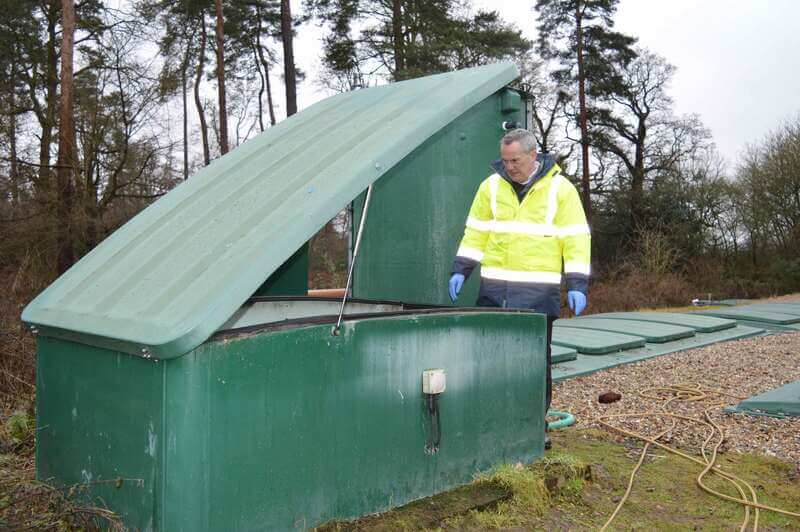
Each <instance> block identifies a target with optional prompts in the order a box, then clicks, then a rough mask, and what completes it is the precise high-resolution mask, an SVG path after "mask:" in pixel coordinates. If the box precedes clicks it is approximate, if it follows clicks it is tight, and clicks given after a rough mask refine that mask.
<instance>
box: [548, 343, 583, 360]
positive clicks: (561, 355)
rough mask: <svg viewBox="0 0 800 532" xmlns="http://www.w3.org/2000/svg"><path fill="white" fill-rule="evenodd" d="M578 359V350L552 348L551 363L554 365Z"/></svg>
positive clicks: (560, 347)
mask: <svg viewBox="0 0 800 532" xmlns="http://www.w3.org/2000/svg"><path fill="white" fill-rule="evenodd" d="M576 358H578V350H577V349H573V348H572V347H564V346H563V345H552V346H550V361H551V362H552V363H553V364H560V363H562V362H569V361H570V360H575V359H576Z"/></svg>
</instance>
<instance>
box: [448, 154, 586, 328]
mask: <svg viewBox="0 0 800 532" xmlns="http://www.w3.org/2000/svg"><path fill="white" fill-rule="evenodd" d="M539 161H540V164H542V163H544V165H545V166H548V163H549V166H550V167H549V168H545V169H544V170H543V171H544V172H545V173H544V175H543V176H541V177H540V178H539V179H538V181H535V182H534V184H533V185H532V186H530V189H529V190H528V191H527V193H526V195H525V196H524V198H523V199H522V201H521V202H520V201H519V199H518V196H517V193H516V191H515V190H514V187H513V186H512V185H511V183H509V182H508V181H507V179H506V178H504V177H503V176H501V175H499V174H498V173H495V174H493V175H491V176H489V177H488V178H487V179H485V180H484V181H483V182H482V183H481V185H480V187H479V188H478V192H477V194H476V195H475V199H474V200H473V202H472V207H471V208H470V211H469V216H468V218H467V223H466V228H465V230H464V237H463V239H462V240H461V245H460V246H459V248H458V252H457V254H456V260H455V262H454V265H453V271H454V273H463V274H464V275H465V276H469V274H470V273H471V272H472V269H473V268H474V267H475V266H477V264H478V263H480V265H481V294H480V296H479V299H478V304H488V305H496V306H508V307H516V308H532V309H534V310H537V311H539V312H543V313H547V314H550V315H552V316H558V315H559V312H560V286H561V273H562V271H563V272H564V276H565V277H566V281H567V289H568V290H579V291H581V292H583V293H584V294H585V293H587V291H588V279H589V270H590V268H589V264H590V260H589V259H590V248H591V242H590V233H589V226H588V225H587V223H586V215H585V214H584V212H583V206H582V205H581V201H580V197H579V196H578V192H577V190H575V187H574V186H573V185H572V183H570V182H569V180H567V179H566V178H565V177H563V176H562V175H561V168H559V167H558V165H557V164H555V162H554V161H552V158H550V157H549V156H544V157H542V156H540V157H539ZM541 171H542V170H540V172H541ZM487 298H488V300H487Z"/></svg>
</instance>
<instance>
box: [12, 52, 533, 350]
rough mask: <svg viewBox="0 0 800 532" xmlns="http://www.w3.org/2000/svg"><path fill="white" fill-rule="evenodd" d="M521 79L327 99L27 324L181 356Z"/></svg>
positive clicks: (168, 210)
mask: <svg viewBox="0 0 800 532" xmlns="http://www.w3.org/2000/svg"><path fill="white" fill-rule="evenodd" d="M517 76H518V73H517V69H516V67H515V66H514V65H513V64H512V63H497V64H492V65H488V66H484V67H479V68H471V69H466V70H460V71H457V72H450V73H446V74H439V75H435V76H428V77H424V78H419V79H414V80H409V81H403V82H399V83H393V84H390V85H384V86H380V87H374V88H369V89H362V90H358V91H354V92H349V93H344V94H339V95H336V96H333V97H330V98H328V99H326V100H323V101H321V102H319V103H317V104H315V105H313V106H311V107H309V108H308V109H306V110H304V111H303V112H301V113H298V114H296V115H294V116H292V117H290V118H288V119H286V120H285V121H283V122H281V123H280V124H278V125H276V126H275V127H272V128H270V129H268V130H267V131H265V132H264V133H262V134H260V135H258V136H257V137H255V138H253V139H252V140H250V141H248V142H246V143H244V144H243V145H242V146H240V147H238V148H236V149H234V150H233V151H231V152H230V153H228V154H227V155H225V156H223V157H220V158H219V159H217V160H215V161H213V162H212V163H211V164H210V165H208V166H207V167H205V168H203V169H201V170H200V171H198V172H197V173H196V174H195V175H194V176H192V177H191V178H190V179H189V180H188V181H186V182H184V183H182V184H181V185H179V186H177V187H176V188H174V189H173V190H172V191H170V192H169V193H168V194H166V195H165V196H163V197H162V198H160V199H159V200H158V201H156V202H155V203H153V204H152V205H150V206H149V207H148V208H146V209H145V210H143V211H142V212H141V213H139V214H138V215H137V216H136V217H134V218H133V219H132V220H130V221H129V222H128V223H126V224H125V225H124V226H122V227H121V228H120V229H118V230H117V231H116V232H114V233H113V234H112V235H111V236H109V237H108V238H106V239H105V240H104V241H103V242H102V243H100V244H99V245H98V246H97V247H96V248H95V249H93V250H92V251H91V252H90V253H88V254H87V255H86V256H85V257H83V258H82V259H81V260H80V261H78V262H77V263H76V264H75V265H74V266H73V267H72V268H70V269H69V270H68V271H67V272H66V273H64V274H63V275H62V276H61V277H59V278H58V279H57V280H56V281H55V282H54V283H53V284H51V285H50V286H49V287H48V288H47V289H46V290H44V291H43V292H42V293H41V294H39V296H38V297H36V299H34V300H33V301H32V302H31V303H30V304H29V305H28V306H27V307H26V308H25V310H24V312H23V314H22V319H23V321H24V322H25V323H26V324H28V325H30V326H32V327H36V328H37V329H38V330H39V332H40V334H44V335H50V336H58V337H62V338H68V339H70V340H73V341H77V342H82V343H88V344H92V345H99V346H102V347H108V348H111V349H116V350H120V351H124V352H128V353H132V354H138V355H144V356H148V357H149V356H152V357H154V358H172V357H177V356H180V355H183V354H185V353H187V352H189V351H191V350H192V349H194V348H195V347H197V346H198V345H200V344H201V343H203V342H204V341H205V340H206V339H207V338H208V337H209V336H211V335H212V334H213V333H214V332H215V331H216V330H217V329H218V328H219V327H220V326H221V325H222V324H223V323H225V321H226V320H228V318H230V317H231V316H232V315H233V313H234V312H235V311H236V310H237V309H238V308H239V307H240V306H241V305H242V303H244V302H245V301H246V300H247V298H248V297H250V295H252V294H253V292H254V291H255V290H256V289H257V288H258V287H259V286H260V285H261V284H262V283H263V282H264V281H265V280H266V279H267V278H269V276H270V275H271V274H272V273H273V272H274V271H275V270H277V269H278V268H279V267H280V266H281V265H282V264H283V263H284V262H285V261H286V260H287V259H288V258H289V257H290V256H291V255H292V254H293V253H294V252H295V251H296V250H297V249H298V248H300V246H302V245H303V244H304V243H305V242H306V241H308V239H309V238H311V237H312V236H313V235H314V234H315V233H316V231H318V230H319V228H321V227H322V226H323V225H324V224H325V223H327V222H328V220H330V219H331V218H332V217H333V216H334V215H336V213H337V212H339V211H340V210H341V209H342V208H344V207H345V206H346V205H347V204H348V203H349V202H350V201H352V200H353V199H354V198H355V197H356V196H357V195H358V194H359V193H361V192H362V191H363V190H364V189H366V188H367V187H368V186H369V185H370V184H371V183H372V182H374V181H375V180H376V179H378V178H379V177H381V175H383V174H384V173H385V172H386V171H387V170H389V169H390V168H392V167H393V166H394V165H395V164H397V163H398V162H399V161H400V160H402V159H403V158H404V157H405V156H406V155H408V154H409V153H410V152H411V151H412V150H414V149H415V148H416V147H417V146H419V145H420V144H422V143H423V142H425V140H427V139H428V138H429V137H430V136H431V135H433V134H434V133H436V132H437V131H438V130H440V129H441V128H443V127H444V126H446V125H447V124H449V123H450V122H451V121H453V120H454V119H456V118H457V117H458V116H460V115H461V114H462V113H464V112H465V111H467V110H468V109H470V108H471V107H472V106H474V105H476V104H478V103H479V102H481V101H482V100H483V99H485V98H487V97H488V96H490V95H491V94H493V93H494V92H496V91H498V90H500V89H501V88H503V87H504V86H505V85H507V84H508V83H509V82H511V81H513V80H514V79H515V78H516V77H517ZM410 215H411V213H410Z"/></svg>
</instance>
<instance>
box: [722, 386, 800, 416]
mask: <svg viewBox="0 0 800 532" xmlns="http://www.w3.org/2000/svg"><path fill="white" fill-rule="evenodd" d="M733 410H734V411H736V412H753V413H763V414H768V415H774V416H800V381H794V382H790V383H789V384H786V385H784V386H781V387H780V388H777V389H775V390H770V391H768V392H764V393H762V394H760V395H756V396H754V397H750V398H749V399H745V400H744V401H742V402H741V403H739V404H738V405H737V406H736V408H735V409H733Z"/></svg>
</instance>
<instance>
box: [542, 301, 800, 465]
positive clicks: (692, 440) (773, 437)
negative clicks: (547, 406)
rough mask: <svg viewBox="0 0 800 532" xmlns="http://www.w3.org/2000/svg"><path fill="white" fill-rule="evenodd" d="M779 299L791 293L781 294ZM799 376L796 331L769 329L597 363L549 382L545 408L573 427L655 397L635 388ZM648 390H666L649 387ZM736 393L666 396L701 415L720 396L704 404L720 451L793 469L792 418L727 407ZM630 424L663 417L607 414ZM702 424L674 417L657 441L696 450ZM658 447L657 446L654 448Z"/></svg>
mask: <svg viewBox="0 0 800 532" xmlns="http://www.w3.org/2000/svg"><path fill="white" fill-rule="evenodd" d="M781 299H782V300H784V301H785V300H796V299H797V296H796V295H795V297H793V298H781ZM798 379H800V332H799V333H785V334H775V335H772V336H766V337H759V338H749V339H745V340H738V341H733V342H725V343H721V344H715V345H711V346H707V347H703V348H699V349H692V350H689V351H683V352H679V353H674V354H671V355H664V356H661V357H657V358H653V359H649V360H645V361H642V362H637V363H634V364H628V365H624V366H618V367H616V368H611V369H607V370H603V371H599V372H597V373H594V374H592V375H588V376H586V377H579V378H576V379H570V380H568V381H565V382H561V383H556V384H555V387H554V393H553V409H556V410H567V411H569V412H572V413H573V414H575V417H576V418H577V420H578V423H577V424H578V426H579V427H596V426H598V425H597V423H596V421H595V420H596V417H597V416H600V415H609V414H628V413H634V412H647V411H651V410H654V409H657V408H659V406H660V404H661V403H662V402H663V400H654V399H649V398H646V397H642V396H641V395H639V394H640V393H642V392H645V391H646V390H647V389H648V388H653V387H659V386H668V385H675V384H681V383H693V384H695V385H697V386H699V387H701V388H702V389H704V390H717V391H719V392H723V393H725V394H730V395H732V396H736V397H740V398H747V397H750V396H753V395H756V394H759V393H762V392H766V391H768V390H772V389H775V388H778V387H780V386H782V385H784V384H787V383H789V382H793V381H796V380H798ZM608 391H613V392H618V393H620V394H621V395H622V399H621V400H619V401H618V402H615V403H611V404H601V403H599V402H598V400H597V399H598V395H600V394H601V393H604V392H608ZM648 395H660V396H663V397H664V399H666V398H667V397H668V395H667V394H663V393H662V394H659V393H655V392H649V393H648ZM736 397H731V396H725V395H719V394H717V393H712V394H711V395H710V396H709V398H708V400H705V401H695V402H673V403H672V404H671V405H670V407H669V409H670V411H673V412H676V413H681V414H684V415H689V416H691V417H694V418H697V419H702V417H703V410H704V408H707V407H708V406H710V405H713V404H720V403H724V404H723V406H720V407H718V408H715V409H714V410H713V411H712V419H714V421H715V422H717V423H719V425H720V426H721V427H722V429H723V430H724V431H725V435H726V439H725V442H724V443H723V445H722V447H721V449H720V450H721V451H722V452H725V451H735V452H758V453H763V454H766V455H769V456H774V457H777V458H780V459H782V460H786V461H789V462H793V463H794V464H796V465H797V468H798V472H800V418H792V419H775V418H770V417H763V416H748V415H746V414H728V413H725V412H723V411H722V408H724V407H726V406H734V405H736V404H737V403H738V402H739V399H737V398H736ZM614 423H615V424H617V425H619V426H624V427H625V428H628V429H630V430H632V431H633V432H641V433H643V434H648V435H653V434H655V433H657V432H660V431H661V430H663V429H664V428H666V427H668V426H669V425H670V423H671V422H670V421H667V420H665V419H664V418H661V419H658V418H652V417H644V416H642V417H637V418H628V419H626V420H624V421H615V422H614ZM706 435H707V430H706V429H705V428H704V427H701V426H699V425H694V424H692V423H689V422H681V423H679V424H678V425H677V426H676V427H675V429H674V430H672V431H670V432H669V433H667V434H666V435H665V436H664V437H663V438H662V439H661V440H660V441H662V442H664V443H667V444H669V445H671V446H677V447H680V448H684V449H689V450H691V451H693V452H694V453H697V452H699V449H700V446H701V445H702V442H703V440H704V439H705V437H706ZM652 452H657V453H658V454H665V453H664V452H663V451H662V450H654V451H652Z"/></svg>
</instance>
